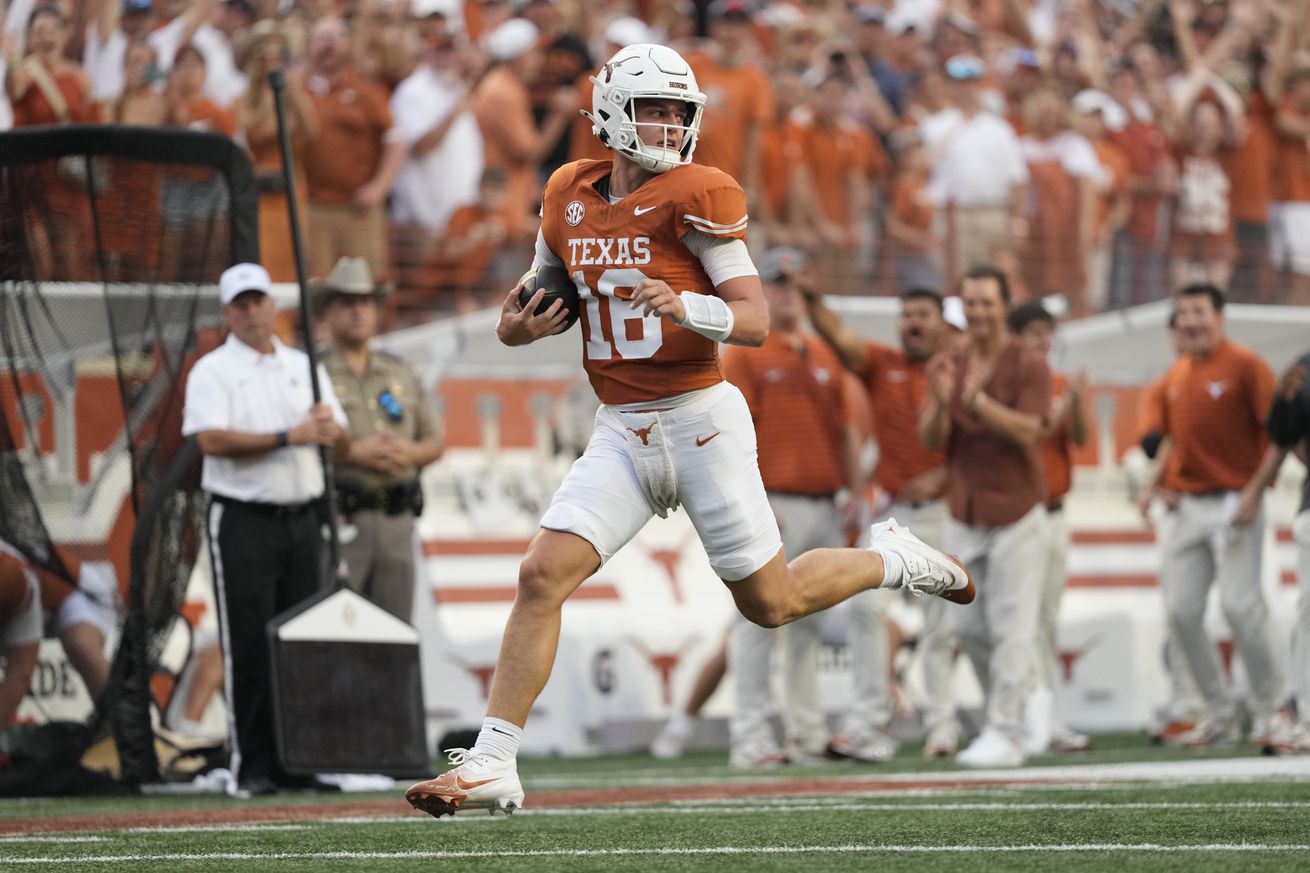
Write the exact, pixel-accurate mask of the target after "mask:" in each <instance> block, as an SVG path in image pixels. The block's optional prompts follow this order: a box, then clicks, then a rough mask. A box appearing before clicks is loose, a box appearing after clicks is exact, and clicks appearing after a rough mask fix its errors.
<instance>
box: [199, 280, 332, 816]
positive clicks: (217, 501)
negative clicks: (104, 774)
mask: <svg viewBox="0 0 1310 873" xmlns="http://www.w3.org/2000/svg"><path fill="white" fill-rule="evenodd" d="M270 291H271V286H270V283H269V277H268V271H266V270H265V269H264V268H263V267H261V266H259V265H258V264H238V265H236V266H235V267H232V268H230V269H229V270H227V271H226V272H224V273H223V276H222V278H221V279H220V280H219V299H220V301H221V302H222V304H223V318H224V320H225V321H226V322H227V326H228V329H229V330H230V333H229V334H228V337H227V341H226V342H225V343H224V344H223V345H221V346H219V347H218V348H217V349H215V350H214V351H212V352H210V353H209V354H207V355H205V356H204V357H202V358H201V359H200V360H199V361H197V362H196V365H195V367H194V368H192V370H191V374H190V376H189V377H188V378H187V386H186V409H185V412H184V414H183V419H182V433H183V435H184V436H193V435H194V436H195V438H196V441H197V443H198V444H199V445H200V451H201V452H203V453H204V456H205V461H204V472H203V476H202V480H201V484H202V485H203V487H204V489H205V490H206V491H208V492H209V493H210V495H211V496H212V498H213V502H212V505H211V506H210V513H209V544H210V555H211V556H212V558H213V565H214V593H215V597H214V599H215V602H216V603H217V604H218V618H219V632H220V638H221V642H222V646H223V655H224V667H225V674H226V675H225V679H224V681H225V683H226V691H227V701H228V727H229V734H230V736H231V742H232V764H231V767H232V772H233V773H234V774H235V775H236V777H237V780H238V785H239V787H240V788H241V789H242V790H245V791H248V792H250V793H251V794H266V793H271V792H272V791H275V790H276V789H277V787H278V785H279V784H281V785H292V784H294V781H293V780H292V779H291V778H290V777H288V776H287V774H285V773H283V772H282V771H281V769H280V767H279V766H278V764H277V761H276V756H275V754H274V748H275V742H274V735H273V709H272V699H271V698H272V689H271V681H270V676H269V662H268V641H267V637H266V636H265V630H264V628H265V625H266V624H267V623H268V620H269V619H271V618H272V617H273V616H275V615H277V614H279V613H281V612H283V611H284V610H287V609H290V608H291V607H293V606H295V605H296V604H297V603H300V602H301V601H303V600H305V599H306V598H308V597H310V596H311V595H313V594H314V593H315V592H317V591H318V590H319V589H320V588H321V587H322V585H323V581H324V572H323V571H324V564H325V561H324V554H323V549H322V544H323V538H322V535H321V533H320V515H319V513H318V511H317V508H316V503H317V501H318V499H319V498H320V497H321V496H322V495H323V468H322V465H321V463H320V461H319V457H318V447H319V446H331V447H332V451H333V454H334V455H335V456H336V457H338V458H339V457H343V456H344V455H345V453H346V452H347V451H348V450H349V448H350V431H349V429H348V427H347V420H346V414H345V412H344V411H343V410H342V408H341V404H340V403H338V402H337V397H336V392H335V391H333V390H332V382H331V380H330V379H329V378H328V375H327V372H326V371H325V370H324V369H323V367H322V366H319V368H318V381H319V388H320V392H321V395H320V396H322V397H323V398H324V402H323V403H319V404H315V403H314V402H313V395H312V393H311V390H310V378H309V358H308V356H307V355H306V354H305V353H304V352H301V351H298V350H296V349H292V348H288V347H287V346H285V345H283V344H282V343H281V342H280V341H279V340H278V338H277V337H276V336H275V335H274V333H273V325H274V321H275V319H276V317H277V304H276V303H275V302H274V300H273V298H272V297H271V296H270Z"/></svg>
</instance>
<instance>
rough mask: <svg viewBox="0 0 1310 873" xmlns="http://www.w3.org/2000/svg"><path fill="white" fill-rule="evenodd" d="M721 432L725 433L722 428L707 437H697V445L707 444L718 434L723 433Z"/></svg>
mask: <svg viewBox="0 0 1310 873" xmlns="http://www.w3.org/2000/svg"><path fill="white" fill-rule="evenodd" d="M721 433H723V431H721V430H716V431H715V432H714V433H712V434H710V435H709V436H707V437H703V438H702V437H696V445H698V446H703V445H705V444H706V443H707V442H709V441H710V440H712V439H714V438H715V437H716V436H718V435H719V434H721Z"/></svg>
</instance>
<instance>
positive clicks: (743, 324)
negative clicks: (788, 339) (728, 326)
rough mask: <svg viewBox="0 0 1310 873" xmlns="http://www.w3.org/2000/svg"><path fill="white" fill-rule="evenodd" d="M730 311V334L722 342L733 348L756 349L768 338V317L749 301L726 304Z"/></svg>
mask: <svg viewBox="0 0 1310 873" xmlns="http://www.w3.org/2000/svg"><path fill="white" fill-rule="evenodd" d="M728 308H729V309H731V310H732V333H730V334H728V338H727V339H725V340H724V342H726V343H728V344H730V345H734V346H752V347H758V346H762V345H764V341H765V340H766V339H768V338H769V315H768V313H767V312H764V311H761V309H760V307H758V306H756V305H755V304H754V302H752V301H749V300H735V301H733V302H731V303H729V304H728Z"/></svg>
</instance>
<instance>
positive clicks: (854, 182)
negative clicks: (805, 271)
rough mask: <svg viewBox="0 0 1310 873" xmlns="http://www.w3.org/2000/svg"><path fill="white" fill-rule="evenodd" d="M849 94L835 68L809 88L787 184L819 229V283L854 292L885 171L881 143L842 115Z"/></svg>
mask: <svg viewBox="0 0 1310 873" xmlns="http://www.w3.org/2000/svg"><path fill="white" fill-rule="evenodd" d="M850 96H851V86H850V81H849V80H848V79H847V78H846V77H845V76H844V75H843V74H841V73H838V72H833V73H830V74H828V75H827V77H826V78H824V79H823V81H821V82H819V83H818V84H817V85H816V86H815V88H814V90H813V91H812V92H811V97H810V101H809V108H810V113H811V120H810V123H809V124H807V125H803V126H802V127H801V128H800V130H799V131H798V132H797V142H798V143H799V144H800V153H801V159H802V161H801V163H802V165H801V168H800V172H799V173H798V174H797V175H796V176H795V177H793V178H794V182H795V184H794V185H793V189H792V191H793V196H794V197H797V198H801V206H800V209H801V215H802V216H803V221H804V222H805V223H806V224H807V225H808V226H810V227H814V228H816V229H817V231H818V245H817V246H816V250H817V251H819V252H822V256H821V257H820V258H819V261H820V263H819V271H820V275H821V276H822V277H823V278H822V281H823V284H824V286H825V287H827V288H829V289H831V290H832V291H834V292H839V293H852V292H854V291H856V290H857V289H858V288H859V287H860V285H861V280H862V279H863V278H864V276H865V275H866V274H867V273H868V272H869V270H870V269H871V268H872V257H873V242H874V234H873V203H874V194H873V186H874V183H875V182H876V180H878V179H880V178H882V177H884V176H885V175H886V174H887V172H888V171H889V170H890V165H889V162H888V160H887V155H886V154H885V153H884V152H883V150H882V144H881V143H879V142H878V140H877V139H876V138H875V137H874V136H873V135H871V134H870V133H869V132H868V131H866V130H865V129H863V128H862V127H860V126H859V125H858V124H856V123H855V122H853V121H852V120H851V119H850V118H849V117H848V116H847V114H846V112H847V107H848V105H849V101H850Z"/></svg>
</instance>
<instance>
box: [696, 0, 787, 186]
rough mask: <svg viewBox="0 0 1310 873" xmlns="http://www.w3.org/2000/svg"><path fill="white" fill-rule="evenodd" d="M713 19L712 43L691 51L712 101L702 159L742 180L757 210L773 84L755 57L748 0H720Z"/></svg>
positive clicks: (711, 11) (707, 108)
mask: <svg viewBox="0 0 1310 873" xmlns="http://www.w3.org/2000/svg"><path fill="white" fill-rule="evenodd" d="M709 19H710V39H711V43H710V44H709V45H708V46H707V47H706V48H705V50H701V51H696V52H691V53H688V54H687V63H688V64H690V65H691V69H692V72H693V73H695V74H696V84H698V85H699V86H700V89H701V90H702V91H703V92H705V97H706V101H707V102H706V104H705V114H704V116H703V120H702V122H701V134H700V139H699V141H698V142H697V144H696V155H695V157H696V163H698V164H705V165H707V166H711V167H718V168H719V169H720V170H723V172H725V173H727V174H728V175H729V176H732V177H733V178H734V179H736V180H737V183H738V184H739V185H741V186H742V187H743V188H745V189H746V202H747V205H748V206H749V207H751V208H752V209H753V208H754V206H755V203H756V202H758V200H759V198H760V186H761V179H760V137H761V136H762V135H763V132H764V129H765V127H766V126H767V125H768V124H769V123H770V121H771V120H772V119H773V88H772V86H771V85H770V84H769V77H768V74H767V73H765V71H764V70H763V68H761V67H760V65H759V64H758V63H757V62H756V61H755V59H754V55H755V53H756V51H757V47H756V45H755V38H754V35H753V31H752V28H751V9H750V7H749V6H748V5H747V4H746V3H745V2H743V0H715V2H713V3H711V4H710V7H709ZM711 51H712V52H713V53H711Z"/></svg>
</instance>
